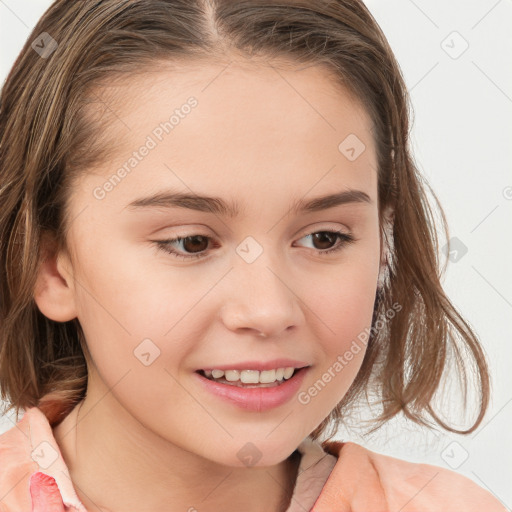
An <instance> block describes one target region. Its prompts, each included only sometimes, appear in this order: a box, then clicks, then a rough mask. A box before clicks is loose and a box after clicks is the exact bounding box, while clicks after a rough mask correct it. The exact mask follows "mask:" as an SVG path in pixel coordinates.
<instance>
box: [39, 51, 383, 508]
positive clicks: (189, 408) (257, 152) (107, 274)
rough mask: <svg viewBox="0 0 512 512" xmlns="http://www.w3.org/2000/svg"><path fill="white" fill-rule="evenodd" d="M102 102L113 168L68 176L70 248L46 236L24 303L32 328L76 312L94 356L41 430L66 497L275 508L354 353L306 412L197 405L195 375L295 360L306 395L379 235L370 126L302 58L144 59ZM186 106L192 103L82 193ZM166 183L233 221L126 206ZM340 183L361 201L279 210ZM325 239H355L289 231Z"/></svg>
mask: <svg viewBox="0 0 512 512" xmlns="http://www.w3.org/2000/svg"><path fill="white" fill-rule="evenodd" d="M206 86H207V87H206ZM103 95H104V96H103V97H104V98H108V101H109V106H111V107H112V110H113V111H114V112H115V116H116V119H113V123H112V124H111V125H110V127H109V128H108V130H105V136H106V137H111V138H112V140H116V144H118V145H119V147H118V148H117V149H116V156H115V157H114V158H113V159H112V161H110V162H106V163H104V164H103V165H101V166H98V167H97V168H95V169H90V170H89V171H90V172H87V173H84V174H83V175H82V177H81V179H80V180H79V181H78V182H77V183H76V185H75V187H74V189H73V193H72V195H71V197H70V203H69V204H70V212H71V218H72V219H74V220H73V222H72V224H71V226H70V229H69V231H68V243H69V246H70V248H71V250H72V251H71V254H72V256H70V255H67V254H66V253H60V254H59V253H56V252H55V253H52V251H51V245H50V244H48V251H49V252H48V254H49V255H50V257H48V259H47V260H46V261H45V262H44V263H43V264H42V265H41V269H40V274H39V276H38V283H37V288H36V293H35V299H36V302H37V305H38V307H39V309H40V310H41V312H42V313H43V314H45V315H46V316H47V317H49V318H51V319H53V320H56V321H67V320H71V319H73V318H75V317H78V319H79V321H80V324H81V325H82V328H83V330H84V333H85V337H86V341H87V347H88V349H89V351H90V354H91V358H92V359H91V360H89V361H88V371H89V380H88V387H87V396H86V398H85V399H84V400H83V401H82V402H81V403H80V404H79V405H78V406H77V407H75V409H73V411H72V412H71V413H70V414H69V415H68V416H67V417H66V418H65V419H64V420H63V421H62V422H61V423H60V424H59V425H57V426H56V427H54V435H55V438H56V440H57V442H58V444H59V446H60V447H61V451H62V454H63V457H64V459H65V461H66V463H67V465H68V467H69V469H70V474H71V477H72V480H73V483H74V484H75V488H76V490H77V493H78V495H79V497H80V499H81V500H82V501H83V503H84V504H85V505H86V507H87V508H88V510H99V509H101V510H104V511H110V512H119V511H128V510H138V511H141V512H144V511H168V510H194V509H193V508H191V507H195V508H196V509H197V510H200V511H201V512H203V511H205V512H206V511H218V510H223V511H224V512H231V511H235V510H236V511H238V510H245V511H248V512H252V511H254V512H255V511H261V510H266V511H276V512H277V511H284V510H286V507H287V505H288V503H289V499H290V493H291V491H292V490H293V486H294V484H295V479H296V476H297V464H298V459H297V457H290V456H291V454H292V453H293V452H294V450H295V449H296V448H297V446H298V445H299V444H300V442H301V441H302V440H303V439H304V438H305V437H306V436H307V435H308V434H309V433H311V431H312V430H314V428H315V427H317V426H318V424H319V423H320V422H321V421H322V420H323V419H324V418H325V417H326V416H327V415H328V414H329V413H330V411H331V410H332V409H333V408H334V407H335V406H336V404H337V403H338V402H339V401H340V400H341V398H342V397H343V395H344V394H345V393H346V391H347V390H348V388H349V387H350V384H351V383H352V382H353V380H354V378H355V376H356V374H357V372H358V370H359V368H360V365H361V363H362V359H363V356H364V352H365V351H364V345H362V348H363V350H360V351H359V353H357V354H355V355H354V357H353V359H352V361H350V363H349V364H347V365H346V366H345V367H344V368H343V370H342V371H340V372H338V373H337V374H336V377H335V378H334V379H331V381H330V382H329V383H328V384H327V385H326V386H325V388H324V389H323V390H322V391H321V392H319V393H318V395H317V396H315V397H314V398H312V399H311V401H310V402H309V403H308V404H306V405H305V404H302V403H300V402H299V401H298V399H297V397H296V396H294V397H293V398H292V399H291V400H289V401H288V402H287V403H285V404H283V405H281V406H279V407H275V408H273V409H270V410H267V411H262V412H251V411H247V410H244V409H243V408H240V407H237V406H235V405H233V404H230V403H227V402H225V401H223V400H221V399H220V398H218V397H216V396H214V395H211V394H209V393H208V392H206V391H205V390H204V389H203V388H202V386H200V385H199V384H200V383H198V382H197V379H196V376H195V375H194V372H195V371H196V370H197V369H200V368H204V367H205V366H209V365H211V364H214V363H218V364H219V365H221V364H222V363H224V364H231V363H235V362H240V361H244V360H250V359H256V360H265V361H267V360H271V359H274V358H278V357H290V358H293V359H298V360H300V361H304V362H306V363H307V364H309V365H310V368H309V371H308V374H307V375H306V378H305V380H304V382H303V384H302V386H301V388H300V390H299V391H305V390H307V389H308V388H309V387H310V386H312V385H313V384H314V383H315V382H316V381H318V380H319V379H321V378H322V374H323V373H324V372H325V371H327V369H328V368H329V367H332V365H333V363H334V361H335V360H336V358H337V357H338V356H339V355H343V354H344V353H345V351H346V350H348V349H349V347H350V344H351V342H352V341H353V340H354V339H356V337H357V335H358V334H359V333H361V332H362V331H364V329H365V328H369V327H370V326H371V318H372V308H373V304H374V299H375V292H376V286H377V278H378V273H379V263H380V236H379V229H378V209H377V174H376V155H375V146H374V141H373V138H372V124H371V121H370V118H369V116H368V115H367V113H366V111H365V109H364V108H363V107H362V106H361V105H360V104H359V103H358V102H357V101H356V100H355V98H353V97H352V96H350V95H349V93H348V92H347V91H346V90H344V89H342V88H341V87H340V86H339V85H337V84H336V83H335V82H334V79H333V78H332V76H331V75H330V74H329V73H328V72H327V70H326V69H325V68H322V67H320V66H309V67H302V68H299V67H298V66H286V65H284V64H282V65H281V66H280V67H278V66H277V65H276V64H275V63H274V64H273V65H272V66H271V65H269V64H268V63H267V64H265V63H255V62H243V61H241V60H240V61H238V62H232V63H231V65H230V66H228V67H227V68H226V63H223V64H222V65H221V64H219V63H212V62H208V63H202V64H201V65H193V64H182V66H181V68H180V70H179V72H176V71H175V69H172V68H171V67H170V66H169V67H166V66H164V65H162V66H158V67H157V68H155V70H154V72H153V73H151V74H146V75H141V76H139V77H138V78H132V79H130V80H125V83H124V85H116V86H115V87H112V88H111V89H109V90H108V91H107V90H105V91H103ZM190 96H194V97H195V98H197V101H198V105H197V107H196V108H195V109H193V110H192V111H191V112H190V114H189V115H188V116H185V118H184V119H182V120H181V121H180V124H179V125H178V126H177V127H175V129H174V130H173V131H172V132H171V133H170V134H168V135H166V136H165V138H164V139H163V140H162V142H161V143H159V144H158V146H157V147H156V148H155V149H153V150H152V151H151V152H150V153H149V154H148V155H147V156H146V157H145V158H144V159H143V160H142V161H141V162H139V163H138V165H137V167H136V168H134V169H133V170H132V172H131V173H130V174H128V175H127V176H126V177H125V178H124V179H123V180H122V182H121V183H119V184H118V185H117V186H116V187H115V188H114V190H112V191H110V192H109V193H108V194H107V195H106V197H105V198H103V199H101V200H99V199H96V198H95V197H94V196H93V190H94V189H95V187H98V186H100V187H101V186H102V185H103V184H104V183H105V180H106V179H108V178H109V177H110V176H111V175H112V174H113V172H115V170H116V169H118V168H119V167H121V166H122V165H123V163H124V162H126V160H127V159H128V158H129V157H130V156H131V153H132V151H135V150H137V149H138V148H139V147H140V146H141V144H143V143H144V141H145V140H146V137H147V136H148V135H149V134H151V133H152V130H153V129H154V128H155V127H156V126H158V125H159V123H160V122H162V121H164V120H166V119H168V117H169V114H167V113H168V112H169V113H170V112H172V111H173V110H174V109H176V108H179V107H180V105H183V104H184V103H185V102H186V100H187V98H189V97H190ZM351 133H352V134H356V135H357V137H358V138H359V139H360V140H361V141H363V142H364V144H365V145H366V150H365V151H364V152H363V153H362V154H361V155H360V156H359V157H358V158H357V159H356V160H355V161H349V160H348V159H347V158H346V157H345V156H344V155H343V154H342V153H341V152H340V151H339V150H338V145H339V144H340V142H342V141H343V140H344V139H345V137H346V136H347V135H348V134H351ZM168 188H175V189H177V190H179V191H182V192H191V191H192V192H193V193H195V194H199V195H214V196H218V197H221V198H223V199H225V200H226V201H230V200H237V201H238V202H239V203H240V206H241V208H242V214H241V215H240V216H239V217H237V218H234V219H230V218H228V217H223V216H220V215H215V214H213V213H207V212H198V211H193V210H188V209H180V208H172V209H165V208H160V209H147V210H134V211H130V210H129V209H128V208H126V206H127V205H128V204H129V203H130V202H131V201H133V200H134V199H136V198H139V197H144V196H147V195H149V194H150V193H154V192H158V191H163V190H165V189H168ZM349 188H352V189H356V190H362V191H364V192H366V193H367V194H368V195H369V196H370V198H371V201H372V202H371V204H366V203H348V204H345V205H340V206H336V207H334V208H330V209H326V210H323V211H320V212H315V213H305V214H300V215H295V214H291V213H289V208H290V205H291V204H292V203H293V201H294V200H295V199H299V198H306V199H309V198H313V197H317V196H321V195H325V194H328V193H333V192H334V191H343V190H347V189H349ZM84 208H85V209H84ZM271 228H272V229H271ZM326 230H341V231H342V232H344V233H350V234H352V235H353V236H354V237H355V238H356V241H355V242H354V243H352V244H347V245H345V246H344V247H343V248H341V250H340V251H338V252H332V253H330V254H328V255H321V254H319V253H317V251H319V252H321V251H325V250H327V249H330V248H332V247H334V246H336V245H339V244H340V243H342V240H340V239H338V238H336V237H334V238H332V239H331V241H330V242H329V240H324V241H323V242H321V241H317V242H316V243H315V241H314V240H313V239H312V238H311V237H308V236H307V235H309V234H312V233H318V232H321V231H326ZM180 235H181V236H193V235H203V236H208V237H212V239H213V240H211V243H212V245H210V246H208V245H207V244H206V243H205V244H199V247H198V248H197V249H196V250H199V251H202V252H203V253H204V254H206V255H207V256H206V257H205V258H197V259H191V260H182V259H178V258H175V257H174V256H173V255H171V254H169V253H167V252H165V251H164V250H163V249H158V248H157V247H156V245H155V244H154V243H153V242H151V240H165V239H169V238H175V237H177V236H180ZM247 236H251V237H253V238H254V239H255V240H256V241H257V242H258V243H259V244H260V245H261V247H262V249H263V252H262V254H261V255H260V256H259V257H258V258H257V259H256V260H255V261H254V262H252V263H251V264H248V263H247V262H246V261H244V259H242V258H241V257H240V256H239V255H238V254H237V252H236V248H237V246H238V245H239V244H240V243H241V242H242V241H243V240H244V239H245V238H246V237H247ZM173 247H174V249H175V250H177V251H178V252H181V253H187V251H188V253H189V254H190V252H192V251H194V246H193V245H191V244H185V243H181V244H180V243H175V244H174V245H173ZM260 331H261V332H264V333H265V334H267V336H268V337H267V338H262V337H259V336H258V334H259V333H260ZM146 338H149V339H151V340H152V341H153V343H154V344H155V345H156V346H157V347H158V349H159V350H160V356H159V357H157V358H156V359H155V360H154V361H153V362H152V363H151V365H149V366H145V365H143V364H142V363H141V362H140V360H139V359H138V358H137V357H135V356H134V350H135V349H136V347H137V346H138V345H139V344H140V343H141V341H142V340H144V339H146ZM248 442H251V443H253V444H254V445H255V446H256V447H257V449H258V450H259V452H260V453H261V458H260V460H259V461H258V462H257V463H256V464H255V465H254V466H251V467H247V466H245V465H244V463H243V462H242V461H241V460H240V459H239V458H238V457H237V452H238V451H239V450H240V449H241V448H242V447H243V446H244V445H245V444H246V443H248ZM148 489H150V492H149V491H148Z"/></svg>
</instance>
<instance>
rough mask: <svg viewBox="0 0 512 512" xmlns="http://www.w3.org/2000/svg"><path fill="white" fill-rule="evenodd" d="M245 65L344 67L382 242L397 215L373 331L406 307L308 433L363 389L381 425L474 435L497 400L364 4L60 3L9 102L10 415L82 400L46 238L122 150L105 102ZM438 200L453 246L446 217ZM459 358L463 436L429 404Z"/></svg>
mask: <svg viewBox="0 0 512 512" xmlns="http://www.w3.org/2000/svg"><path fill="white" fill-rule="evenodd" d="M43 33H48V34H49V35H50V36H51V37H52V38H53V39H55V40H56V41H57V43H58V47H57V48H56V49H55V51H54V52H53V53H51V54H50V55H45V56H44V58H43V56H40V55H39V54H38V53H37V52H36V51H35V49H33V48H32V47H31V43H32V42H33V41H36V38H37V40H39V39H40V35H41V34H43ZM44 37H47V36H44ZM40 46H42V45H40ZM235 55H239V56H242V57H250V58H252V57H262V58H263V59H273V58H277V59H278V58H282V59H283V60H287V61H289V62H292V63H294V62H296V63H310V64H315V63H323V64H325V65H326V66H327V68H328V69H329V70H331V71H333V76H334V77H335V78H336V79H337V80H339V83H340V84H342V85H343V86H344V87H346V88H347V90H349V91H350V92H352V93H353V94H354V95H355V96H356V97H357V98H359V100H360V101H361V103H362V104H363V105H364V106H365V108H366V109H367V111H368V113H369V114H370V116H371V119H372V121H373V133H374V135H375V141H376V148H377V158H378V202H379V224H380V230H381V233H382V237H381V244H382V240H383V238H384V237H386V233H387V231H386V229H385V217H384V212H385V211H387V209H388V208H391V210H392V211H393V224H392V236H393V244H392V250H391V252H390V254H389V258H387V262H386V267H387V271H388V277H387V278H386V280H385V283H384V286H383V287H382V288H379V289H378V292H377V294H376V298H375V307H374V321H376V320H377V319H378V318H382V317H383V315H384V318H386V316H385V312H386V311H388V310H390V308H392V307H393V304H397V303H398V304H400V305H401V311H400V312H399V313H398V314H396V315H394V317H393V318H387V319H386V322H385V325H384V326H383V328H381V329H372V331H371V335H370V337H369V340H368V341H367V350H366V354H365V357H364V360H363V363H362V366H361V368H360V371H359V373H358V374H357V377H356V378H355V380H354V382H353V383H352V386H351V387H350V389H349V390H348V392H347V393H346V395H345V396H344V397H343V399H342V401H341V402H340V403H339V404H338V406H337V407H336V408H335V409H334V410H333V411H332V412H331V414H330V415H329V416H328V417H327V418H325V419H324V421H322V423H321V424H319V425H318V427H317V428H316V429H315V430H314V431H313V432H312V434H311V435H312V437H313V438H315V439H316V438H318V437H320V436H321V435H325V432H326V430H327V428H328V426H329V425H330V426H331V427H332V432H335V429H336V426H337V425H338V424H339V422H340V421H342V419H343V416H345V415H346V414H347V413H346V411H347V409H348V408H349V406H350V405H353V404H355V403H356V399H357V398H359V397H360V396H361V395H362V394H363V391H365V392H366V396H367V397H368V391H372V392H375V393H376V394H377V396H378V397H380V404H381V405H382V412H381V415H380V416H379V417H378V418H376V419H375V420H374V421H375V422H377V423H378V427H377V428H379V427H380V426H381V425H382V424H383V423H384V422H385V421H387V420H389V419H390V418H392V417H394V416H395V415H397V414H398V413H399V412H400V411H402V412H403V414H405V416H406V417H407V418H409V419H411V420H412V421H414V422H416V423H418V424H422V425H426V426H431V425H432V423H431V421H429V420H428V419H427V418H426V413H428V414H429V415H430V416H431V417H432V418H433V419H434V420H435V422H437V423H438V424H439V425H441V426H442V427H443V428H444V429H446V430H449V431H450V432H457V433H470V432H473V431H474V430H475V429H476V428H477V427H478V425H479V424H480V423H481V421H482V419H483V417H484V415H485V412H486V410H487V407H488V402H489V395H490V378H489V373H488V368H487V363H486V359H485V354H484V352H483V349H482V347H481V345H480V343H479V341H478V338H477V336H476V334H475V333H474V332H473V331H472V329H471V327H470V326H469V325H468V323H467V322H466V321H465V320H464V319H463V318H462V317H461V315H460V314H459V313H458V312H457V310H456V308H455V307H454V306H453V305H452V303H451V302H450V300H449V299H448V297H447V296H446V295H445V293H444V291H443V289H442V286H441V283H440V278H441V275H442V273H443V272H444V270H445V267H444V268H443V269H442V270H440V269H439V265H440V262H439V260H438V257H439V256H438V252H439V242H438V238H437V233H436V230H435V219H434V216H433V213H432V210H431V207H430V205H429V202H428V199H427V196H426V186H428V184H427V183H426V182H425V181H424V179H423V178H422V177H421V176H420V173H419V172H418V169H417V168H416V166H415V164H414V162H413V159H412V156H411V154H410V149H409V142H408V135H409V109H410V105H409V97H408V94H407V90H406V86H405V83H404V80H403V77H402V74H401V71H400V68H399V65H398V63H397V62H396V60H395V57H394V55H393V52H392V50H391V48H390V47H389V45H388V42H387V40H386V38H385V36H384V34H383V33H382V31H381V29H380V27H379V26H378V24H377V23H376V21H375V20H374V18H373V17H372V15H371V14H370V12H369V11H368V9H367V8H366V7H365V5H364V4H363V2H362V1H360V0H334V1H333V0H330V1H327V0H314V1H313V0H302V1H300V0H242V1H238V0H237V1H233V0H231V1H230V0H211V1H209V2H208V1H207V0H204V1H201V0H196V1H194V0H104V1H101V2H99V1H92V0H90V1H87V0H86V1H77V2H69V1H67V0H57V1H56V2H54V3H53V5H52V6H51V7H50V8H49V9H48V10H47V11H46V13H45V14H44V15H43V17H42V18H41V19H40V21H39V22H38V24H37V26H36V27H35V28H34V30H33V31H32V34H31V35H30V37H29V39H28V41H27V42H26V44H25V46H24V48H23V50H22V51H21V53H20V55H19V56H18V58H17V60H16V62H15V64H14V66H13V68H12V69H11V71H10V73H9V76H8V78H7V80H6V82H5V85H4V87H3V90H2V94H1V107H0V108H1V111H0V204H1V210H0V388H1V393H2V398H3V399H4V400H7V401H8V402H9V403H10V406H9V407H8V409H7V410H6V412H8V411H9V410H11V409H12V408H16V413H17V414H19V409H20V408H24V409H26V408H27V407H31V406H39V407H40V408H41V409H42V410H43V412H44V413H45V414H46V415H47V417H48V419H49V421H50V424H51V425H55V424H56V423H57V422H58V421H60V420H61V419H62V418H63V417H64V416H65V415H66V414H68V413H69V412H70V410H71V408H72V407H74V405H76V403H78V402H79V401H80V400H81V399H82V398H83V397H84V396H85V390H86V385H87V366H86V361H85V358H84V351H86V350H87V347H86V344H85V340H84V335H83V331H82V329H81V326H80V324H79V322H78V319H76V318H75V319H73V320H72V321H69V322H54V321H52V320H50V319H48V318H46V317H45V316H44V315H43V314H42V313H41V312H40V311H39V309H38V308H37V305H36V304H35V301H34V298H33V294H34V286H35V282H36V276H37V270H38V265H39V263H40V261H41V258H43V257H44V254H42V243H41V242H42V240H43V237H45V236H46V235H48V234H51V235H52V236H54V237H55V240H56V241H57V243H58V249H59V250H63V251H67V252H68V254H70V252H69V249H71V248H69V247H68V246H67V245H66V231H67V229H68V228H69V225H70V222H71V219H70V218H69V216H68V213H67V212H68V206H69V204H68V199H69V197H70V191H71V190H72V186H73V183H74V181H75V178H76V177H78V176H79V174H80V172H83V171H84V170H85V171H87V169H88V168H90V167H91V166H93V165H94V164H96V163H98V162H101V161H104V160H105V159H106V158H108V156H109V155H110V154H111V152H112V151H114V149H115V145H114V144H112V143H111V142H110V141H106V140H104V138H102V137H99V136H98V134H100V133H101V132H102V130H103V126H102V125H101V124H100V116H99V115H98V114H99V113H100V111H101V105H100V103H99V99H98V97H97V95H96V91H98V90H99V88H100V86H101V85H103V84H110V83H112V81H113V80H115V79H116V78H119V77H123V76H124V77H125V78H126V77H129V76H131V75H134V74H136V73H142V72H144V70H149V69H151V66H154V65H155V64H156V63H157V62H158V61H160V62H161V61H162V60H167V61H170V60H171V59H174V60H175V61H180V60H181V61H183V62H186V61H187V60H191V59H198V60H200V59H210V60H211V59H212V57H213V58H217V57H219V58H226V57H227V58H230V57H231V56H235ZM98 107H99V108H98ZM99 126H101V128H102V129H101V130H100V129H99ZM429 189H430V187H429ZM432 195H433V197H434V199H435V201H436V203H437V205H438V207H439V211H440V214H441V218H440V220H441V224H442V228H443V230H444V234H445V236H446V239H448V227H447V223H446V219H445V215H444V213H443V210H442V208H441V206H440V204H439V201H438V199H437V198H436V196H435V194H434V193H433V192H432ZM451 354H454V355H455V361H456V363H457V368H458V370H459V374H458V375H459V376H461V375H462V376H464V397H465V400H466V391H467V387H468V386H467V385H468V380H467V373H466V368H467V366H466V365H469V363H470V361H471V362H472V363H473V364H475V365H476V366H474V368H475V369H476V370H475V371H474V372H473V373H474V374H475V375H476V374H477V375H478V379H479V385H478V391H479V414H478V417H477V419H476V421H475V423H474V424H473V426H472V427H471V428H470V429H468V430H457V429H455V428H453V427H450V426H449V425H448V424H446V423H445V422H444V421H443V420H442V419H441V418H440V417H439V416H438V415H437V413H436V412H435V410H434V407H433V401H434V398H435V393H436V391H437V390H438V388H440V387H441V382H442V377H443V372H444V371H445V370H446V369H447V368H449V365H448V362H449V361H450V358H449V357H448V356H450V355H451ZM43 396H45V400H41V398H42V397H43ZM464 403H465V402H464ZM374 430H375V429H374Z"/></svg>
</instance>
